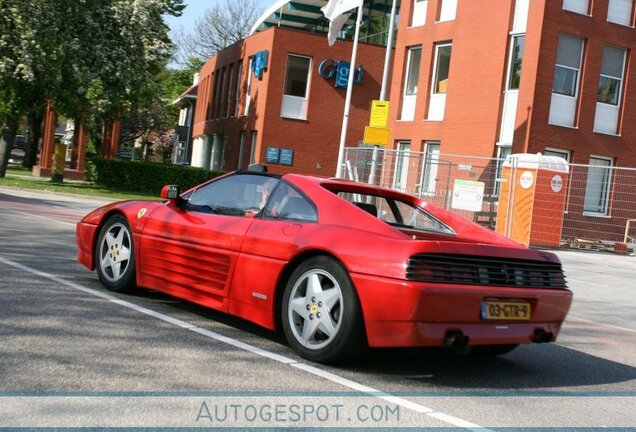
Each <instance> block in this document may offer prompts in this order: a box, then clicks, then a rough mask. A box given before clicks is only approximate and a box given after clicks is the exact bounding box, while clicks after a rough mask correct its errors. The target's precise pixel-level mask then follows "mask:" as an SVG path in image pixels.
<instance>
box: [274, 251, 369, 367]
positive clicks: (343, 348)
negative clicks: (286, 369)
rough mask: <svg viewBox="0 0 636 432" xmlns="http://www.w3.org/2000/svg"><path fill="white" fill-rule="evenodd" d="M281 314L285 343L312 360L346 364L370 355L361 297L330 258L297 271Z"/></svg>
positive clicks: (310, 260) (290, 282)
mask: <svg viewBox="0 0 636 432" xmlns="http://www.w3.org/2000/svg"><path fill="white" fill-rule="evenodd" d="M281 310H282V324H283V330H284V332H285V336H286V338H287V341H288V342H289V344H290V345H291V347H292V348H293V349H294V350H295V351H296V352H297V353H298V354H300V355H301V356H302V357H304V358H306V359H308V360H311V361H315V362H324V363H335V362H342V361H345V360H348V359H351V358H353V357H355V356H356V355H358V354H361V353H362V352H363V351H364V350H365V349H366V338H365V334H364V325H363V319H362V312H361V308H360V302H359V300H358V296H357V294H356V292H355V289H354V287H353V284H352V282H351V280H350V279H349V275H348V274H347V271H346V270H345V269H344V268H343V267H342V265H341V264H340V263H339V262H338V261H336V260H334V259H332V258H329V257H324V256H321V257H315V258H311V259H309V260H307V261H305V262H303V263H302V264H301V265H300V266H298V267H297V268H296V269H295V270H294V272H293V273H292V275H291V277H290V279H289V282H288V283H287V286H286V288H285V293H284V295H283V304H282V308H281Z"/></svg>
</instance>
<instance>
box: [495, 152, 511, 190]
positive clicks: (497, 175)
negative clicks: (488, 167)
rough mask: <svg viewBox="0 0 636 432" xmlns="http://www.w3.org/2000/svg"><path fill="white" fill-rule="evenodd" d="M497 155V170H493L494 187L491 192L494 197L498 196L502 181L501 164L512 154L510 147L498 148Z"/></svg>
mask: <svg viewBox="0 0 636 432" xmlns="http://www.w3.org/2000/svg"><path fill="white" fill-rule="evenodd" d="M498 153H499V154H498V155H497V168H496V169H495V187H494V190H493V195H494V196H499V191H500V190H501V182H502V181H503V164H504V162H505V161H506V159H507V158H508V156H510V155H511V154H512V147H510V146H505V147H504V146H500V147H499V150H498Z"/></svg>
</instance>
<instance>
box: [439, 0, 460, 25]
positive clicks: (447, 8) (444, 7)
mask: <svg viewBox="0 0 636 432" xmlns="http://www.w3.org/2000/svg"><path fill="white" fill-rule="evenodd" d="M456 15H457V0H442V3H441V5H440V8H439V22H442V21H452V20H454V19H455V16H456Z"/></svg>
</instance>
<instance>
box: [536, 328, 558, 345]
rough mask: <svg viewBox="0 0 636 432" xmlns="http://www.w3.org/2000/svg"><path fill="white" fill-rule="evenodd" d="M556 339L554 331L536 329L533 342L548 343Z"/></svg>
mask: <svg viewBox="0 0 636 432" xmlns="http://www.w3.org/2000/svg"><path fill="white" fill-rule="evenodd" d="M554 339H555V337H554V333H552V332H547V331H545V330H544V329H540V328H539V329H536V330H535V331H534V334H533V335H532V342H534V343H547V342H553V341H554Z"/></svg>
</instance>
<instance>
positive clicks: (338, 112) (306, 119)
mask: <svg viewBox="0 0 636 432" xmlns="http://www.w3.org/2000/svg"><path fill="white" fill-rule="evenodd" d="M314 9H316V10H318V11H319V8H318V7H315V6H314ZM323 24H324V23H323ZM286 27H290V26H280V27H278V26H276V27H270V28H267V29H264V30H263V31H260V32H257V33H254V34H252V35H251V36H249V37H247V38H245V39H243V40H242V41H241V42H239V43H236V44H234V45H232V46H230V47H228V48H226V49H224V50H222V51H221V52H219V53H217V54H216V55H215V56H213V57H212V58H211V59H209V60H208V61H207V63H206V64H205V65H204V66H203V68H202V69H201V71H200V78H199V84H198V99H197V105H196V111H195V116H194V125H193V133H192V136H193V141H192V150H191V152H192V153H191V160H192V165H194V166H199V167H205V168H210V169H224V170H232V169H237V168H246V167H247V165H248V164H249V163H256V162H260V163H266V164H267V165H268V167H269V170H270V171H271V172H275V173H284V172H289V171H294V172H298V173H310V174H319V175H326V176H332V175H333V174H334V173H335V171H336V159H337V154H338V144H339V138H340V130H341V125H342V116H343V112H344V100H345V93H346V88H341V87H336V80H338V79H340V80H342V78H343V77H344V75H339V73H340V74H343V70H342V68H343V67H346V66H347V65H348V62H349V61H350V57H351V50H352V45H351V41H349V40H340V41H338V42H337V43H336V44H335V45H334V46H332V47H329V45H328V43H327V37H326V35H325V34H324V33H322V32H318V33H310V32H307V31H303V30H301V29H299V30H295V29H293V28H286ZM384 54H385V47H383V46H380V45H374V44H367V43H361V44H360V48H359V51H358V59H357V65H356V66H362V69H361V71H359V70H358V69H357V67H356V74H357V75H356V78H358V80H359V81H360V82H358V83H356V84H354V89H353V99H352V105H351V113H350V120H349V128H348V134H347V144H348V145H356V144H357V143H358V142H359V141H360V140H361V139H362V136H363V132H364V126H365V125H367V124H368V117H369V107H370V104H371V101H372V100H373V99H377V98H378V96H379V94H380V86H381V82H382V72H383V65H384V64H383V62H384ZM338 69H341V70H340V72H338ZM340 84H342V81H341V82H340Z"/></svg>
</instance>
